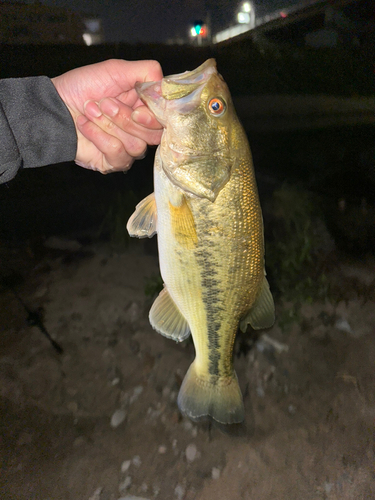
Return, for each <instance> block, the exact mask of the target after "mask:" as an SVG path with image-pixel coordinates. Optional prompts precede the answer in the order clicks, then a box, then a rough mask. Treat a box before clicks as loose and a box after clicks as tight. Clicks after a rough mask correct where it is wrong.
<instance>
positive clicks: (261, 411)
mask: <svg viewBox="0 0 375 500" xmlns="http://www.w3.org/2000/svg"><path fill="white" fill-rule="evenodd" d="M0 249H1V247H0ZM0 253H1V254H2V255H1V258H2V259H3V260H2V261H3V262H5V261H6V262H7V266H8V271H9V269H16V270H17V273H19V275H20V276H23V277H26V279H25V280H24V281H23V282H21V280H19V282H17V274H15V273H13V275H11V276H8V277H7V283H8V285H9V283H10V284H11V285H13V286H14V289H15V290H16V291H17V293H18V295H19V297H21V298H22V300H23V301H24V303H25V304H26V305H27V306H28V307H29V308H31V309H33V310H36V309H38V308H41V309H40V310H41V311H43V316H44V318H43V321H44V324H45V326H46V328H47V330H48V332H49V333H50V334H51V335H52V337H53V338H54V339H55V340H56V341H57V342H58V343H59V344H60V345H61V346H62V347H63V349H64V352H63V353H62V354H58V353H57V352H56V351H55V350H54V349H53V348H52V346H51V344H50V343H49V341H48V340H47V339H46V338H45V336H43V335H42V333H41V332H40V330H39V329H38V328H37V327H36V326H30V325H28V324H27V323H26V318H27V314H26V312H25V310H24V308H23V306H22V305H21V303H20V302H19V300H17V298H16V297H15V295H14V293H13V292H12V291H11V290H10V289H9V287H6V286H2V288H0V325H1V326H0V328H1V332H2V333H1V336H0V346H1V354H0V388H1V396H0V412H1V420H0V431H1V433H0V436H1V441H0V453H1V476H0V498H1V499H3V500H34V499H38V500H117V499H119V498H134V497H140V498H143V499H149V500H151V499H154V498H157V499H162V500H174V499H177V500H192V499H195V500H229V499H230V500H242V499H243V500H271V499H272V500H294V499H295V500H297V499H298V500H310V499H311V500H365V499H366V500H370V499H373V498H375V471H374V463H375V461H374V417H375V399H374V396H375V372H374V359H375V335H374V333H375V307H374V306H375V303H374V295H373V294H371V293H370V294H369V296H368V297H367V300H364V299H363V297H358V294H356V292H355V289H356V287H355V284H356V283H359V282H360V281H361V279H362V280H367V281H366V286H367V289H368V290H370V289H371V287H373V285H374V284H375V281H374V278H375V276H373V275H372V274H371V273H373V272H374V271H373V269H374V267H373V262H370V263H369V264H368V265H367V267H366V264H361V265H359V264H358V263H357V264H353V263H346V264H345V265H344V264H343V265H342V266H341V268H339V270H338V271H337V272H338V273H339V278H337V277H336V278H337V279H339V280H340V286H342V287H343V288H345V287H347V288H348V290H353V292H351V293H348V299H347V301H346V302H340V303H338V304H330V303H327V304H310V305H306V306H304V307H303V309H302V316H301V321H300V322H299V323H298V324H295V325H294V326H293V327H292V328H291V329H290V330H289V331H288V332H282V331H281V329H280V327H279V326H278V325H277V324H276V325H275V326H274V327H273V328H272V329H271V330H269V331H267V332H266V335H265V336H264V334H263V335H261V336H260V337H255V336H254V335H252V334H247V335H246V336H244V335H242V336H241V337H240V338H239V339H238V341H237V344H236V356H235V367H236V370H237V373H238V377H239V380H240V384H241V388H242V391H243V394H244V401H245V406H246V424H245V425H244V426H240V427H236V428H233V429H230V430H228V429H221V428H218V427H216V426H209V425H208V424H199V425H197V424H195V423H192V422H190V421H189V420H187V419H185V418H182V417H181V416H180V414H179V412H178V409H177V405H176V397H177V393H178V389H179V385H180V384H181V381H182V378H183V376H184V373H185V372H186V370H187V368H188V366H189V364H190V362H191V360H192V358H193V355H194V350H193V346H192V344H191V342H189V341H186V342H184V343H183V344H175V343H173V342H172V341H169V340H167V339H165V338H163V337H162V336H160V335H158V334H157V333H156V332H154V331H153V330H152V328H151V327H150V325H149V323H148V319H147V312H148V308H149V307H150V303H151V301H150V299H148V298H147V297H146V296H145V284H146V282H147V279H149V278H150V277H151V276H154V275H157V274H158V264H157V257H156V256H155V255H154V254H153V253H151V254H150V253H149V252H147V251H146V250H145V248H144V244H143V243H142V242H139V241H137V242H136V245H132V246H131V247H130V248H129V250H128V251H126V252H116V251H114V250H113V249H112V248H111V247H110V246H108V245H105V244H102V245H99V244H98V245H89V246H83V247H81V248H79V249H78V248H77V249H76V250H75V249H74V248H73V250H66V251H65V250H64V251H63V250H51V249H45V248H42V249H40V251H39V252H38V251H35V249H33V250H32V251H31V249H28V248H27V247H26V248H23V249H19V248H17V249H9V248H7V249H5V248H2V249H1V250H0ZM4 259H5V260H4ZM358 266H359V267H358ZM353 269H354V271H353ZM285 307H287V305H285V304H284V305H280V304H279V305H278V313H279V314H280V311H281V308H285Z"/></svg>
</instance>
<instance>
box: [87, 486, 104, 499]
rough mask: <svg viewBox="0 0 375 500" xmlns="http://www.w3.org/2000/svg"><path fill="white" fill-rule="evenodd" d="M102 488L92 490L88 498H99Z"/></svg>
mask: <svg viewBox="0 0 375 500" xmlns="http://www.w3.org/2000/svg"><path fill="white" fill-rule="evenodd" d="M102 490H103V488H97V489H96V490H95V491H94V494H93V495H91V497H90V498H89V500H100V495H101V493H102Z"/></svg>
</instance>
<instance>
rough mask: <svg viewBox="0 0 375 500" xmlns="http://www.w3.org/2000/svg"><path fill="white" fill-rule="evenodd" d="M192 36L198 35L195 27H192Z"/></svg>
mask: <svg viewBox="0 0 375 500" xmlns="http://www.w3.org/2000/svg"><path fill="white" fill-rule="evenodd" d="M190 33H191V36H197V32H196V31H195V28H194V27H193V28H191V30H190Z"/></svg>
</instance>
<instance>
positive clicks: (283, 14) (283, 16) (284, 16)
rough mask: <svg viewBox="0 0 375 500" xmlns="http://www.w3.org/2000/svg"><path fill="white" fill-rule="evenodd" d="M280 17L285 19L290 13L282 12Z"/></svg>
mask: <svg viewBox="0 0 375 500" xmlns="http://www.w3.org/2000/svg"><path fill="white" fill-rule="evenodd" d="M280 17H282V18H283V19H285V18H286V17H288V14H287V13H286V12H280Z"/></svg>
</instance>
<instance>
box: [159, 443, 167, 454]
mask: <svg viewBox="0 0 375 500" xmlns="http://www.w3.org/2000/svg"><path fill="white" fill-rule="evenodd" d="M166 451H167V447H166V446H165V445H164V444H162V445H161V446H159V448H158V453H160V455H164V453H166Z"/></svg>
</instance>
